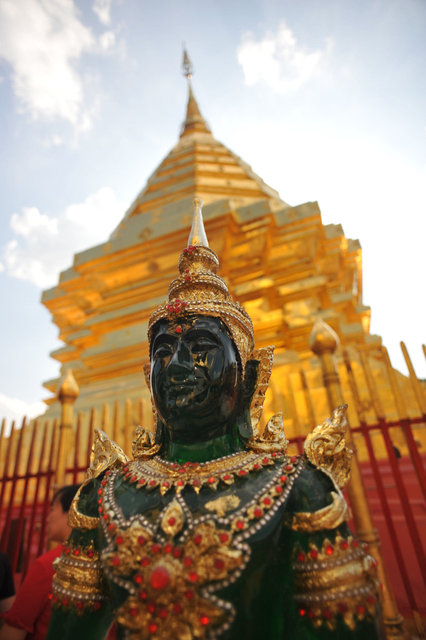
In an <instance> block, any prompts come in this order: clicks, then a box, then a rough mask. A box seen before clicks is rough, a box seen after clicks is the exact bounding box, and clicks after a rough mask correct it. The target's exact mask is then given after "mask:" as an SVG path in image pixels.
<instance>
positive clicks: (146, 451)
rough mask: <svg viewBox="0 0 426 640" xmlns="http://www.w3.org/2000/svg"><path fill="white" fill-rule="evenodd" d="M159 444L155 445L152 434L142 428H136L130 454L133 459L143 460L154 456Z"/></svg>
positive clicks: (159, 447)
mask: <svg viewBox="0 0 426 640" xmlns="http://www.w3.org/2000/svg"><path fill="white" fill-rule="evenodd" d="M160 449H161V444H155V439H154V434H153V433H151V431H148V429H144V427H141V426H137V427H136V437H135V439H134V440H133V442H132V453H133V456H134V458H135V459H137V460H144V459H146V458H151V457H152V456H155V455H156V454H157V453H158V452H159V451H160Z"/></svg>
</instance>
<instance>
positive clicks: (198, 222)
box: [188, 198, 209, 247]
mask: <svg viewBox="0 0 426 640" xmlns="http://www.w3.org/2000/svg"><path fill="white" fill-rule="evenodd" d="M202 206H203V201H202V200H201V198H194V216H193V218H192V227H191V232H190V234H189V238H188V247H189V246H191V245H192V246H193V247H208V246H209V242H208V240H207V235H206V230H205V229H204V220H203V213H202Z"/></svg>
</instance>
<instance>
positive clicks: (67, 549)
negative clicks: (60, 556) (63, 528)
mask: <svg viewBox="0 0 426 640" xmlns="http://www.w3.org/2000/svg"><path fill="white" fill-rule="evenodd" d="M69 552H70V548H69V547H65V553H66V555H67V556H68V555H69Z"/></svg>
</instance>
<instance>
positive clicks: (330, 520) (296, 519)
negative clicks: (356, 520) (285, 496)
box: [284, 491, 350, 533]
mask: <svg viewBox="0 0 426 640" xmlns="http://www.w3.org/2000/svg"><path fill="white" fill-rule="evenodd" d="M331 496H332V498H333V502H332V503H331V504H329V505H327V506H326V507H323V508H322V509H318V511H314V512H312V513H309V512H303V511H299V512H298V513H294V514H290V513H289V514H285V516H284V521H285V524H286V526H288V527H289V528H290V529H293V530H294V531H305V532H309V533H313V532H315V531H322V530H324V529H335V528H336V527H338V526H339V525H340V524H342V522H345V520H349V519H350V511H349V507H348V505H347V504H346V500H345V499H344V497H343V495H342V494H341V493H340V491H339V493H336V492H334V491H332V492H331Z"/></svg>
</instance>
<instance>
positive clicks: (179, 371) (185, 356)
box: [168, 341, 194, 381]
mask: <svg viewBox="0 0 426 640" xmlns="http://www.w3.org/2000/svg"><path fill="white" fill-rule="evenodd" d="M193 368H194V363H193V359H192V356H191V352H190V350H189V348H188V347H187V345H186V344H185V343H184V342H182V341H179V342H178V343H177V346H176V350H175V352H174V354H173V356H172V357H171V358H170V362H169V366H168V370H169V374H170V375H171V376H172V377H173V379H174V380H175V381H176V380H183V379H184V378H187V377H188V374H189V373H191V372H192V371H193Z"/></svg>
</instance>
